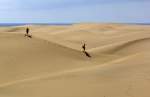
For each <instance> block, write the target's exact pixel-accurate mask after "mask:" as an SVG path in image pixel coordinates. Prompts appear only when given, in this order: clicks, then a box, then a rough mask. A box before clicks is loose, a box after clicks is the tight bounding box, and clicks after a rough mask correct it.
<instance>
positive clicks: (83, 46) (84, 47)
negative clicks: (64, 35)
mask: <svg viewBox="0 0 150 97" xmlns="http://www.w3.org/2000/svg"><path fill="white" fill-rule="evenodd" d="M82 48H83V51H85V49H86V44H85V43H84V44H83V45H82Z"/></svg>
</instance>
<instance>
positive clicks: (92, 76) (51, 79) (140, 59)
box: [0, 23, 150, 97]
mask: <svg viewBox="0 0 150 97" xmlns="http://www.w3.org/2000/svg"><path fill="white" fill-rule="evenodd" d="M26 27H29V28H30V33H29V34H30V35H32V36H33V37H32V38H28V37H24V35H25V31H26V30H25V29H26ZM84 43H85V44H86V49H85V51H86V52H87V53H88V54H89V55H90V56H91V57H90V58H88V57H87V56H86V54H85V53H83V50H82V45H83V44H84ZM149 49H150V26H149V25H129V24H94V23H86V24H73V25H68V26H66V25H65V26H48V25H44V26H42V25H26V26H16V27H1V28H0V96H2V97H149V96H150V95H149V91H148V90H149V89H150V84H149V81H150V77H149V75H150V65H149V64H150V60H149V59H150V51H149ZM85 51H84V52H85Z"/></svg>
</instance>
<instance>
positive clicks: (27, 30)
mask: <svg viewBox="0 0 150 97" xmlns="http://www.w3.org/2000/svg"><path fill="white" fill-rule="evenodd" d="M29 31H30V29H29V28H26V34H25V36H27V37H29V38H32V36H31V35H29Z"/></svg>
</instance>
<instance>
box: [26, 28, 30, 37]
mask: <svg viewBox="0 0 150 97" xmlns="http://www.w3.org/2000/svg"><path fill="white" fill-rule="evenodd" d="M26 35H27V36H28V35H29V28H26Z"/></svg>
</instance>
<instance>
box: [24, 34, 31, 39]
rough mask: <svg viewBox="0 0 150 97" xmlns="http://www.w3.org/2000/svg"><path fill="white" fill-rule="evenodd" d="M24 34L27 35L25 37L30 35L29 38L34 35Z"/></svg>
mask: <svg viewBox="0 0 150 97" xmlns="http://www.w3.org/2000/svg"><path fill="white" fill-rule="evenodd" d="M24 36H25V37H28V38H32V35H29V34H28V35H27V34H25V35H24Z"/></svg>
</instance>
